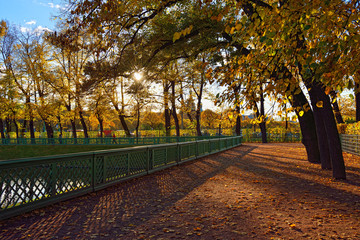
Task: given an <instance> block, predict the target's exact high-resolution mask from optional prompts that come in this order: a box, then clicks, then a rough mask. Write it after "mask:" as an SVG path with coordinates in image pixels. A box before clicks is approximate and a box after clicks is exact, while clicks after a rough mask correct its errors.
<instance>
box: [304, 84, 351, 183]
mask: <svg viewBox="0 0 360 240" xmlns="http://www.w3.org/2000/svg"><path fill="white" fill-rule="evenodd" d="M305 84H306V86H307V88H308V89H310V91H309V95H310V99H311V104H312V107H313V109H314V114H315V122H316V129H317V130H318V128H319V129H321V124H322V125H323V126H324V129H322V130H321V131H325V133H318V139H319V147H320V154H321V153H322V149H321V145H326V143H327V146H328V150H327V151H328V153H329V154H330V160H331V167H332V169H333V177H334V178H336V179H346V173H345V163H344V159H343V154H342V149H341V142H340V136H339V132H338V130H337V126H336V122H335V117H334V113H333V111H332V107H331V103H330V98H329V96H327V95H326V94H325V91H324V87H323V86H322V85H321V83H318V82H315V81H311V82H305ZM318 125H319V126H318ZM319 134H323V136H325V137H323V136H319ZM324 151H325V150H324ZM322 164H323V163H322ZM327 165H328V163H325V167H326V168H327V167H328V166H327Z"/></svg>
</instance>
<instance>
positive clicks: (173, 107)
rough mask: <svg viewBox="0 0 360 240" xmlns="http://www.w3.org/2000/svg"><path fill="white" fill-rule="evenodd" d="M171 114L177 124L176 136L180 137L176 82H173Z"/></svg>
mask: <svg viewBox="0 0 360 240" xmlns="http://www.w3.org/2000/svg"><path fill="white" fill-rule="evenodd" d="M170 83H171V108H172V110H171V113H172V116H173V118H174V122H175V129H176V136H177V137H180V125H179V118H178V116H177V113H176V104H175V99H176V96H175V81H171V82H170Z"/></svg>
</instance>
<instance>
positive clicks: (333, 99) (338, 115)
mask: <svg viewBox="0 0 360 240" xmlns="http://www.w3.org/2000/svg"><path fill="white" fill-rule="evenodd" d="M330 96H331V103H332V108H333V110H334V115H335V118H336V121H337V123H339V124H340V123H344V119H343V118H342V116H341V112H340V108H339V104H338V101H337V97H336V92H335V91H331V92H330Z"/></svg>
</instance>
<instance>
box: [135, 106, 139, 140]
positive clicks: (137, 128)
mask: <svg viewBox="0 0 360 240" xmlns="http://www.w3.org/2000/svg"><path fill="white" fill-rule="evenodd" d="M136 111H137V122H136V127H135V130H136V139H137V140H138V137H139V126H140V107H139V106H138V109H137V110H136Z"/></svg>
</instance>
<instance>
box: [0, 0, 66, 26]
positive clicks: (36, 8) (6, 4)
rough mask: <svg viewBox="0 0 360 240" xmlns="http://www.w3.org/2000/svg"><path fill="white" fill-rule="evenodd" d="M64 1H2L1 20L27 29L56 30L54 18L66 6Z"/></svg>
mask: <svg viewBox="0 0 360 240" xmlns="http://www.w3.org/2000/svg"><path fill="white" fill-rule="evenodd" d="M64 2H65V1H64V0H1V3H0V19H4V20H7V21H9V22H10V23H13V24H16V25H19V26H20V27H26V28H37V27H41V28H48V29H54V28H55V24H56V22H55V21H53V20H51V18H52V17H54V16H57V15H58V14H59V8H62V7H64V6H65V3H64Z"/></svg>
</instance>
